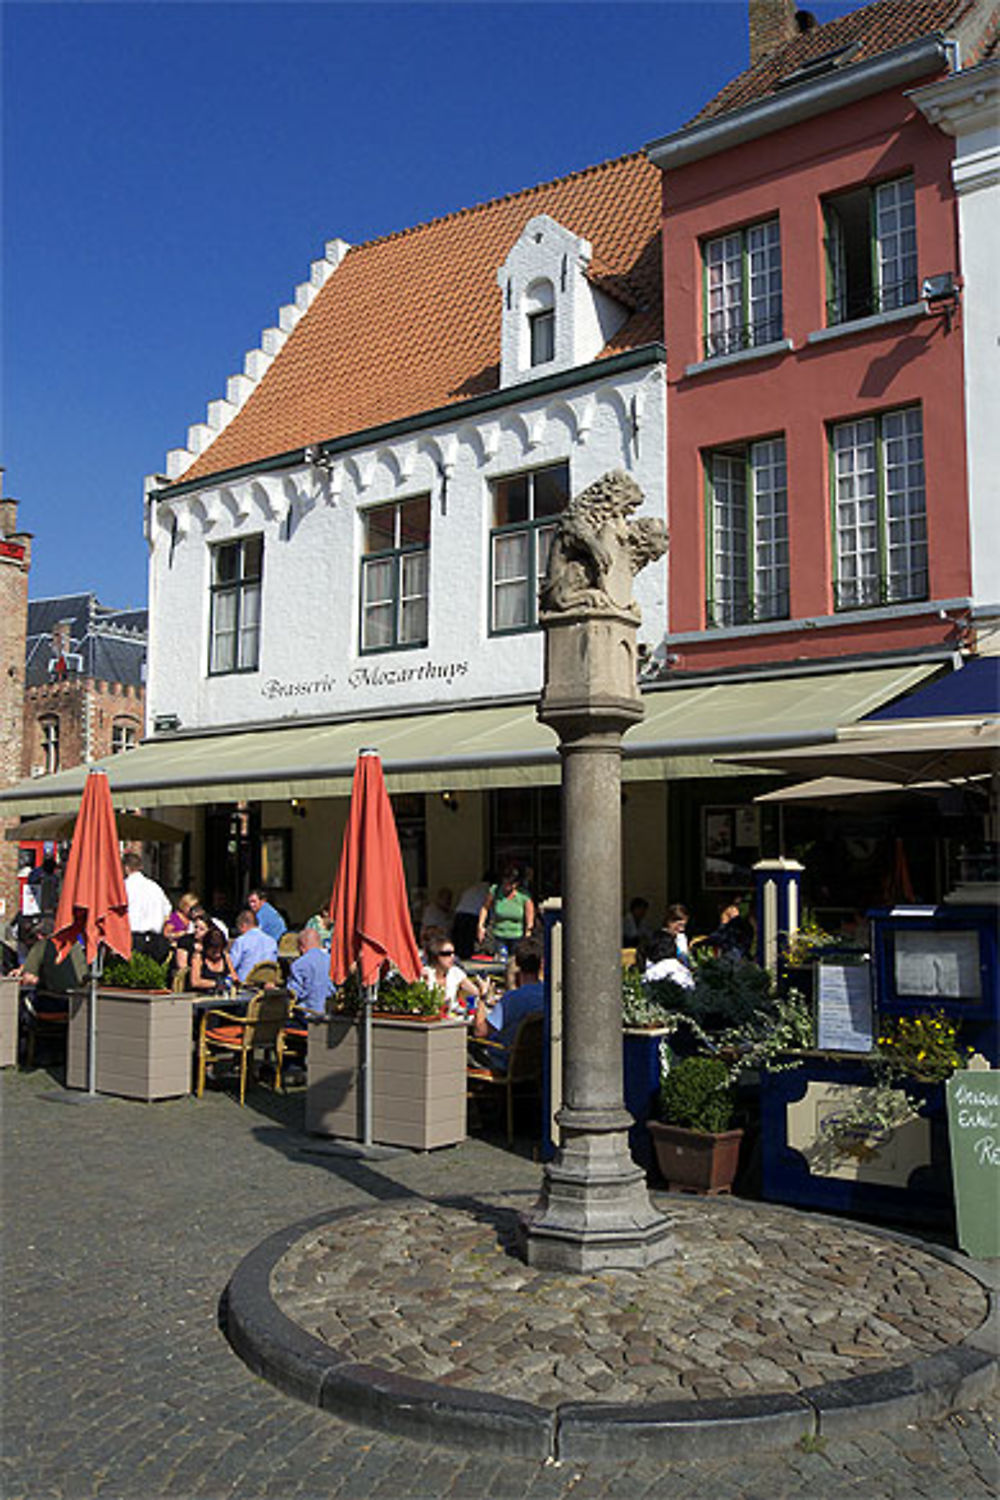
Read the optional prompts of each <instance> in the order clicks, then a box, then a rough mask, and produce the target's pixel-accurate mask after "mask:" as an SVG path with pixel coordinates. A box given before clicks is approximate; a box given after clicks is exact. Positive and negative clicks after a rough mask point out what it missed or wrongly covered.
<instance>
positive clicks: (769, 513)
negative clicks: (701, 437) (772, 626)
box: [706, 437, 788, 626]
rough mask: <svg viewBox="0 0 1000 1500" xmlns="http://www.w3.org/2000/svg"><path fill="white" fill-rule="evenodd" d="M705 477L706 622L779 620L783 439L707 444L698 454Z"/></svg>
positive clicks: (784, 512) (784, 542)
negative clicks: (703, 456) (701, 454)
mask: <svg viewBox="0 0 1000 1500" xmlns="http://www.w3.org/2000/svg"><path fill="white" fill-rule="evenodd" d="M706 475H707V480H708V623H709V624H710V625H714V626H722V625H744V624H746V623H748V622H749V621H752V620H781V619H785V618H787V615H788V484H787V478H786V468H785V440H784V438H782V437H772V438H765V439H762V440H761V441H759V442H755V443H746V444H742V445H740V446H736V447H732V448H720V449H715V450H713V451H712V452H711V453H708V454H707V455H706Z"/></svg>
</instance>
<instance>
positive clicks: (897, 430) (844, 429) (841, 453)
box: [831, 407, 928, 609]
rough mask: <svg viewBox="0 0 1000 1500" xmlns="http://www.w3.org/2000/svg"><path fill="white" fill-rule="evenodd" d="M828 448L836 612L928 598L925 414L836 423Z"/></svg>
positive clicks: (892, 414)
mask: <svg viewBox="0 0 1000 1500" xmlns="http://www.w3.org/2000/svg"><path fill="white" fill-rule="evenodd" d="M831 448H832V461H831V467H832V478H833V486H834V494H833V511H834V535H835V542H836V545H835V552H834V560H835V569H836V572H835V580H834V583H835V597H836V604H837V608H838V609H859V608H863V607H864V606H865V605H878V604H895V603H901V602H903V601H905V600H907V599H926V598H927V590H928V576H927V509H926V502H925V493H924V434H923V419H922V414H921V412H920V409H919V408H918V407H909V408H907V409H906V410H904V411H892V412H885V413H883V414H882V415H881V416H878V417H864V418H862V419H861V420H860V421H856V422H839V423H837V424H836V426H834V427H833V428H832V430H831Z"/></svg>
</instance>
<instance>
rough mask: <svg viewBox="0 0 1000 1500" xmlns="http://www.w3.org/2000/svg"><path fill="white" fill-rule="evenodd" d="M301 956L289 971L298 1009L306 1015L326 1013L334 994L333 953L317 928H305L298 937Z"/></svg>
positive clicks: (290, 984) (289, 978)
mask: <svg viewBox="0 0 1000 1500" xmlns="http://www.w3.org/2000/svg"><path fill="white" fill-rule="evenodd" d="M298 944H299V956H298V958H297V959H295V961H294V962H293V964H292V966H291V968H290V969H289V971H288V988H289V989H290V990H291V992H292V994H293V995H294V996H295V1009H296V1010H297V1011H299V1012H301V1013H302V1014H303V1015H306V1016H325V1015H326V1003H327V1001H328V1000H329V998H330V996H331V995H332V994H333V980H332V979H331V978H330V955H329V953H327V951H326V949H325V948H324V947H323V941H322V939H321V937H320V935H319V933H318V932H317V931H316V929H315V927H303V929H302V931H301V932H300V933H299V936H298Z"/></svg>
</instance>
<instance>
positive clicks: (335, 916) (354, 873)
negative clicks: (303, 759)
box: [330, 750, 420, 985]
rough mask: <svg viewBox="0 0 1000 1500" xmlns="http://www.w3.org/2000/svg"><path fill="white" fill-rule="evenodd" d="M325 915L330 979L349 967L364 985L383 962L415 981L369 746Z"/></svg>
mask: <svg viewBox="0 0 1000 1500" xmlns="http://www.w3.org/2000/svg"><path fill="white" fill-rule="evenodd" d="M330 920H331V922H332V923H333V939H332V941H331V943H330V977H331V978H332V979H333V982H334V984H343V982H344V980H345V979H346V978H347V976H348V974H349V973H350V971H351V968H352V967H353V965H354V964H357V965H358V969H359V972H360V978H361V983H362V984H365V985H372V984H376V983H377V982H378V977H379V974H380V973H381V971H382V968H383V966H384V965H385V964H386V963H392V964H395V966H396V968H397V969H398V970H399V972H400V974H402V976H403V978H404V979H407V980H414V979H419V977H420V954H419V953H418V951H417V941H416V938H415V937H414V935H413V923H412V922H411V921H410V908H409V904H408V902H407V899H406V881H405V878H404V876H403V858H402V855H401V854H400V852H399V836H398V834H397V832H396V820H395V818H394V817H393V814H392V804H391V803H390V801H389V794H388V792H387V791H386V789H385V780H384V778H383V776H382V763H381V761H380V760H379V758H378V755H377V754H376V753H375V751H374V750H362V751H361V752H360V754H359V755H358V762H357V765H356V766H355V768H354V783H353V786H352V787H351V807H350V812H349V814H348V818H347V828H346V830H345V832H344V843H343V846H342V848H341V851H340V867H339V869H338V870H337V879H336V881H335V882H334V886H333V895H332V896H331V898H330Z"/></svg>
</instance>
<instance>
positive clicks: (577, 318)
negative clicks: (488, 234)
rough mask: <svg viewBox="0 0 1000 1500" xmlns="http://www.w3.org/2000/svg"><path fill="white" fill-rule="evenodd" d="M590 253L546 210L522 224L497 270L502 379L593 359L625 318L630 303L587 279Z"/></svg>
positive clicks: (549, 371)
mask: <svg viewBox="0 0 1000 1500" xmlns="http://www.w3.org/2000/svg"><path fill="white" fill-rule="evenodd" d="M592 255H593V251H592V249H591V246H590V243H589V241H588V240H585V239H581V237H580V236H579V235H577V234H573V233H572V231H570V230H568V229H564V228H563V226H562V225H561V224H557V223H556V221H555V219H550V218H549V216H548V214H539V215H538V216H537V218H534V219H531V220H529V222H528V223H527V224H526V225H525V226H524V228H523V230H522V231H521V234H520V236H519V237H518V239H517V241H516V242H515V243H514V244H513V245H512V246H511V249H510V253H509V254H508V256H507V259H506V260H505V261H504V263H503V265H502V266H501V267H500V269H499V271H498V272H497V281H498V283H499V285H500V289H501V293H502V297H503V314H502V325H501V335H500V384H501V386H508V385H514V384H516V383H517V382H518V381H521V380H531V379H533V378H535V377H536V376H538V375H542V374H544V375H549V374H555V373H556V372H557V371H561V370H571V369H573V368H575V367H576V366H578V365H586V364H589V363H590V362H591V360H594V359H596V358H597V356H598V355H599V354H600V352H601V350H602V349H603V348H604V346H605V344H606V343H607V342H608V340H609V339H610V338H611V337H612V335H613V334H614V333H616V332H617V331H618V329H619V328H620V327H621V326H622V324H623V323H624V322H625V319H626V318H627V317H628V311H627V309H626V308H624V307H623V306H622V305H621V303H619V302H616V301H615V299H614V298H613V297H609V296H608V295H607V294H606V293H605V292H602V291H600V290H599V289H598V288H597V286H596V285H595V284H594V283H593V282H592V281H591V279H590V276H589V271H590V262H591V259H592Z"/></svg>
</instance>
